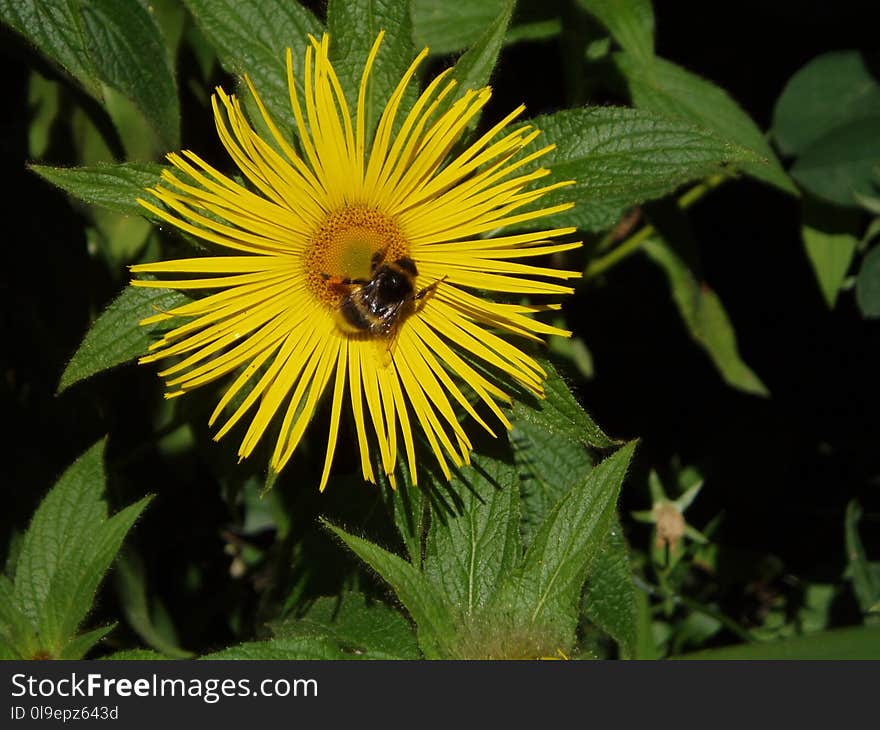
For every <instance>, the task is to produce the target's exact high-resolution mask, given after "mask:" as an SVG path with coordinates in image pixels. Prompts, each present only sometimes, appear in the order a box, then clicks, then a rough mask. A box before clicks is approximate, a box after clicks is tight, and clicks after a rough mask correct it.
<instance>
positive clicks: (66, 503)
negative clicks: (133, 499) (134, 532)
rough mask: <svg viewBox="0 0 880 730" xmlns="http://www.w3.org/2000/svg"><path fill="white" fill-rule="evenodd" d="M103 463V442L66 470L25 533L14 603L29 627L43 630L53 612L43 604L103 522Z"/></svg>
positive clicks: (79, 558)
mask: <svg viewBox="0 0 880 730" xmlns="http://www.w3.org/2000/svg"><path fill="white" fill-rule="evenodd" d="M103 458H104V441H99V442H98V443H97V444H95V445H94V446H92V448H90V449H89V450H88V451H86V452H85V453H84V454H83V455H82V456H80V457H79V459H77V460H76V461H75V462H74V463H73V464H72V465H71V466H70V467H68V469H67V470H66V471H65V472H64V474H62V475H61V478H60V479H58V481H57V482H56V483H55V486H54V487H53V488H52V489H51V491H50V492H49V494H48V495H46V497H45V498H44V499H43V501H42V502H41V503H40V506H39V507H38V508H37V511H36V512H35V513H34V516H33V518H32V519H31V523H30V526H29V527H28V530H27V532H26V533H25V536H24V541H23V543H22V546H21V554H20V555H19V557H18V567H17V568H16V571H15V602H16V604H17V605H18V606H19V607H20V608H21V610H22V611H23V612H24V613H25V615H27V616H28V618H29V619H30V620H31V622H32V623H33V624H34V626H42V625H43V624H44V623H45V621H46V614H47V613H48V612H49V611H52V612H55V611H56V610H57V608H58V607H55V606H53V607H48V606H47V600H48V598H49V594H50V591H51V590H52V587H53V585H54V584H55V583H56V581H57V580H58V575H59V571H62V570H63V569H64V568H65V567H67V562H68V561H69V560H70V559H71V553H72V551H74V550H77V549H81V548H82V546H83V545H85V544H88V542H89V540H90V535H91V533H92V531H93V530H94V529H95V527H96V526H97V525H99V524H101V523H102V522H103V521H104V520H105V519H106V518H107V505H106V503H105V502H104V501H103V499H102V496H103V494H104V488H105V478H104V463H103ZM84 557H85V556H84V555H77V556H76V557H75V560H76V561H77V562H81V561H82V560H83V558H84Z"/></svg>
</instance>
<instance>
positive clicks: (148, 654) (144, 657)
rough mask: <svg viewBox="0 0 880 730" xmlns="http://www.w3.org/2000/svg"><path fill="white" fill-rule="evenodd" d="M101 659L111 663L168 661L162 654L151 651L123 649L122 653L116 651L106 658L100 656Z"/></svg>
mask: <svg viewBox="0 0 880 730" xmlns="http://www.w3.org/2000/svg"><path fill="white" fill-rule="evenodd" d="M101 659H104V660H112V661H139V662H142V661H165V660H167V659H168V657H167V656H165V655H164V654H160V653H159V652H158V651H152V650H151V649H125V650H124V651H117V652H114V653H113V654H109V655H107V656H102V657H101Z"/></svg>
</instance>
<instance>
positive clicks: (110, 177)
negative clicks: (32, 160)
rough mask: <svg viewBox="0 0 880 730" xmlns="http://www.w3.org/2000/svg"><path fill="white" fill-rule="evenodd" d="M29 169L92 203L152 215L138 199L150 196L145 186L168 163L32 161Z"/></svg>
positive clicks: (118, 211) (156, 177) (135, 213)
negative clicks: (87, 164) (89, 164)
mask: <svg viewBox="0 0 880 730" xmlns="http://www.w3.org/2000/svg"><path fill="white" fill-rule="evenodd" d="M30 169H31V170H33V171H34V172H35V173H37V175H39V176H40V177H42V178H43V179H44V180H48V181H49V182H50V183H52V184H53V185H57V186H58V187H59V188H61V189H62V190H64V192H66V193H69V194H70V195H72V196H74V197H75V198H79V199H80V200H82V201H84V202H86V203H89V204H90V205H99V206H101V207H103V208H107V209H108V210H112V211H115V212H117V213H124V214H125V215H133V216H147V217H150V214H149V213H148V211H147V209H146V208H142V207H141V206H140V205H138V203H137V199H138V198H150V195H149V194H148V193H147V192H146V188H148V187H153V186H154V185H156V184H157V183H158V182H159V180H160V177H161V175H162V170H163V169H165V167H164V166H163V165H157V164H154V163H149V162H126V163H124V164H121V165H96V166H95V167H49V166H46V165H31V166H30ZM157 202H158V201H157ZM154 219H155V218H154Z"/></svg>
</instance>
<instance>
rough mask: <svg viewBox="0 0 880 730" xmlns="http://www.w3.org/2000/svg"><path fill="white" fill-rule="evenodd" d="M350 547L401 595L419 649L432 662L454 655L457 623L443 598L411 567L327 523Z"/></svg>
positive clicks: (398, 596)
mask: <svg viewBox="0 0 880 730" xmlns="http://www.w3.org/2000/svg"><path fill="white" fill-rule="evenodd" d="M324 524H325V525H326V526H327V528H328V529H330V530H331V531H332V532H333V533H334V534H335V535H336V536H337V537H339V538H340V539H341V540H342V541H343V542H344V543H345V544H346V546H347V547H348V548H349V549H350V550H351V551H352V552H353V553H354V554H355V555H357V556H358V557H359V558H360V559H361V560H363V561H364V562H365V563H366V564H367V565H369V566H370V567H371V568H372V569H373V570H375V571H376V572H377V573H378V574H379V575H380V576H381V577H382V578H383V579H384V580H385V581H386V582H387V583H388V584H389V585H390V586H391V587H392V589H394V592H395V593H396V594H397V598H398V599H399V600H400V602H401V603H402V604H403V605H404V607H405V608H406V610H407V611H408V612H409V614H410V616H412V618H413V620H414V621H415V622H416V626H418V637H419V646H420V647H421V649H422V653H424V655H425V657H426V658H428V659H439V658H442V657H444V656H449V655H450V653H451V651H450V650H451V644H450V642H451V640H452V637H453V620H452V615H451V613H450V610H449V607H448V606H447V604H446V603H445V602H444V600H443V597H442V596H441V595H440V594H438V592H437V591H436V590H435V589H434V588H433V586H432V585H431V584H430V583H429V582H428V581H427V580H426V579H425V577H424V576H423V575H422V574H421V573H420V572H419V571H418V570H416V569H415V568H414V567H413V566H412V565H411V564H409V563H407V562H406V561H405V560H403V559H401V558H399V557H398V556H397V555H394V554H393V553H389V552H388V551H387V550H384V549H382V548H380V547H379V546H378V545H374V544H373V543H371V542H369V541H367V540H364V539H363V538H360V537H356V536H355V535H351V534H349V533H347V532H345V531H344V530H342V529H340V528H339V527H336V526H335V525H332V524H330V523H329V522H324Z"/></svg>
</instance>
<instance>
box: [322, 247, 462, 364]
mask: <svg viewBox="0 0 880 730" xmlns="http://www.w3.org/2000/svg"><path fill="white" fill-rule="evenodd" d="M385 256H386V251H377V252H376V253H374V254H373V256H372V258H371V259H370V278H369V279H352V278H347V277H338V276H331V275H330V274H321V276H323V277H324V279H325V280H327V282H328V283H329V284H330V286H331V287H333V288H334V289H336V290H338V291H339V292H341V293H342V295H343V296H342V300H341V301H340V303H339V307H338V309H337V323H338V325H339V327H340V329H342V330H343V331H345V332H349V333H351V334H368V335H373V336H374V337H378V338H383V339H387V340H388V341H389V349H390V348H391V343H392V342H393V340H394V338H395V336H396V334H397V331H398V328H399V327H400V324H401V323H402V322H403V321H404V320H405V319H406V318H407V317H409V316H410V315H411V314H413V313H414V312H415V311H416V309H417V308H418V306H419V302H421V301H422V300H424V298H425V297H426V296H428V295H430V294H432V293H433V292H434V291H435V290H436V288H437V285H438V284H439V283H440V281H442V279H441V280H440V281H435V282H434V283H433V284H430V285H429V286H426V287H425V288H423V289H421V290H418V291H416V288H415V280H416V276H418V273H419V272H418V269H417V268H416V264H415V262H414V261H413V260H412V259H411V258H409V256H402V257H400V258H399V259H396V260H395V261H387V260H386V258H385ZM444 278H445V277H444Z"/></svg>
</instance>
